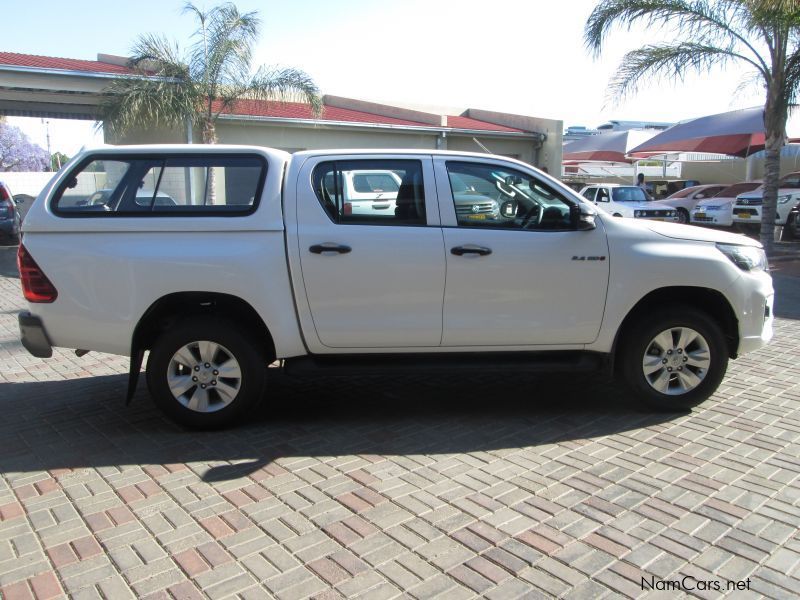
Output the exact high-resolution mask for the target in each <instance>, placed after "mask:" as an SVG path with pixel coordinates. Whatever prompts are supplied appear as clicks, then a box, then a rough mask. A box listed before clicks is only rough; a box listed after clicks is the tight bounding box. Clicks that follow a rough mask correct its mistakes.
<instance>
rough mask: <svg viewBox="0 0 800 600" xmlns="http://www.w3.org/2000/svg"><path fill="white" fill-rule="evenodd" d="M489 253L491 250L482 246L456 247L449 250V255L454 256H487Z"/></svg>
mask: <svg viewBox="0 0 800 600" xmlns="http://www.w3.org/2000/svg"><path fill="white" fill-rule="evenodd" d="M491 253H492V249H491V248H486V247H484V246H456V247H455V248H450V254H455V255H456V256H464V255H465V254H478V255H479V256H487V255H489V254H491Z"/></svg>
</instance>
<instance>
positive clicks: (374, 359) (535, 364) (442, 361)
mask: <svg viewBox="0 0 800 600" xmlns="http://www.w3.org/2000/svg"><path fill="white" fill-rule="evenodd" d="M608 364H609V361H608V355H606V354H600V353H597V352H582V351H558V352H497V353H495V352H491V353H489V352H464V353H452V354H359V355H353V354H347V355H337V356H319V355H315V356H300V357H297V358H287V359H286V360H285V361H284V365H283V369H284V372H285V373H286V374H287V375H324V376H340V375H341V376H351V375H384V374H385V375H391V374H395V375H397V374H401V373H405V372H409V371H410V372H414V373H427V372H430V373H453V372H455V373H458V372H462V373H468V372H475V371H479V370H486V371H491V372H492V373H497V372H506V373H553V372H596V371H602V370H603V369H604V368H605V367H606V366H607V365H608Z"/></svg>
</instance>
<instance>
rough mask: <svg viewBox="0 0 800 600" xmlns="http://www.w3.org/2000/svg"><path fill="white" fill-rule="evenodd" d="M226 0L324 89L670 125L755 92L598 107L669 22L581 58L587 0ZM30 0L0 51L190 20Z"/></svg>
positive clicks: (716, 76)
mask: <svg viewBox="0 0 800 600" xmlns="http://www.w3.org/2000/svg"><path fill="white" fill-rule="evenodd" d="M198 4H199V5H201V6H203V5H205V6H212V5H213V3H211V2H206V3H203V2H198ZM236 4H237V6H238V7H239V9H240V10H242V11H248V10H258V11H259V15H260V17H261V19H262V30H261V41H260V43H259V45H258V47H257V50H256V61H255V62H256V64H282V65H291V66H295V67H299V68H302V69H304V70H306V71H307V72H308V73H309V74H311V75H312V77H314V79H315V80H316V81H317V83H318V84H319V86H320V88H321V89H322V91H323V92H324V93H330V94H336V95H341V96H351V97H356V98H364V99H371V100H378V101H385V102H398V103H410V104H416V105H428V106H441V107H460V108H466V107H478V108H487V109H492V110H501V111H507V112H515V113H522V114H529V115H535V116H542V117H549V118H555V119H561V120H563V121H564V122H565V125H578V124H582V125H587V126H596V125H599V124H601V123H603V122H605V121H607V120H608V119H612V118H617V119H630V120H640V119H644V120H655V121H677V120H681V119H687V118H692V117H698V116H702V115H705V114H712V113H715V112H723V111H726V110H731V109H734V108H743V107H748V106H754V105H757V104H761V103H762V94H761V91H760V90H759V89H758V88H754V87H753V86H750V87H749V88H747V89H746V90H745V91H741V90H738V91H737V88H738V87H739V84H740V83H741V81H742V80H743V79H744V77H745V75H746V72H745V71H743V70H738V69H735V68H729V69H726V70H725V71H718V72H715V73H713V74H712V75H711V76H705V77H689V78H687V80H686V81H685V82H683V83H679V84H675V85H673V84H670V83H658V84H654V85H651V86H648V87H647V88H646V89H644V90H642V92H641V93H639V94H637V95H636V96H635V97H632V98H631V99H630V100H628V101H626V102H624V103H618V104H616V105H614V104H609V103H608V102H607V101H606V84H607V82H608V80H609V78H610V76H611V74H612V73H613V71H614V68H615V67H616V65H617V63H618V62H619V59H620V58H621V56H622V55H623V53H624V52H625V51H626V50H630V49H633V48H635V47H638V46H641V45H642V44H644V43H648V42H653V41H658V40H661V39H667V38H669V36H670V32H668V31H658V30H655V31H653V30H651V31H648V32H644V31H642V30H634V31H631V32H628V31H620V32H616V33H615V34H614V35H613V36H612V37H611V38H610V39H609V44H608V46H607V50H606V52H605V53H604V54H603V56H602V58H601V59H600V60H594V59H592V57H590V56H589V54H588V53H587V52H586V50H585V49H584V47H583V42H582V30H583V25H584V23H585V21H586V18H587V16H588V15H589V13H590V12H591V10H592V8H593V6H594V5H595V1H594V0H568V1H566V2H564V1H562V2H560V3H555V2H552V1H551V0H492V1H491V2H488V1H482V2H475V1H471V0H460V1H456V0H403V1H402V2H397V1H392V2H389V1H387V0H372V1H366V0H335V1H334V0H330V1H327V2H326V1H322V0H294V1H289V2H286V1H281V2H277V1H275V0H271V1H263V0H262V1H260V2H258V1H253V0H240V1H238V2H236ZM3 5H6V6H10V5H14V6H15V7H19V6H20V2H19V0H0V7H2V6H3ZM31 6H34V7H35V9H34V10H31V11H27V10H26V11H22V10H19V9H17V10H12V11H11V12H9V11H8V10H3V13H4V19H3V37H2V43H0V48H2V49H3V50H6V51H13V52H23V53H29V54H43V55H50V56H66V57H71V58H84V59H95V58H96V56H97V53H99V52H102V53H107V54H121V55H127V53H128V51H129V49H130V47H131V45H132V43H133V40H134V39H135V37H136V36H137V35H138V34H140V33H145V32H155V33H165V34H167V35H168V36H169V37H171V38H174V39H177V40H179V41H181V42H182V43H186V42H188V37H189V35H190V33H191V32H192V30H193V28H194V23H193V21H192V18H191V17H190V16H189V15H181V7H182V6H183V2H181V1H176V0H160V1H158V0H140V1H139V2H97V1H94V2H92V1H88V0H70V1H68V2H64V1H63V0H60V1H54V0H46V1H40V2H37V3H36V4H35V5H33V4H31ZM32 121H33V120H26V121H24V122H23V121H20V120H15V121H14V122H15V124H19V123H21V124H23V125H24V126H25V128H26V130H30V132H31V134H32V135H35V136H41V135H42V133H41V131H43V126H42V125H41V123H38V122H37V123H33V122H32ZM79 128H82V129H80V131H79ZM50 129H51V136H53V140H54V143H55V144H56V146H58V145H64V148H65V149H67V145H71V146H75V145H76V144H77V146H78V147H79V146H80V145H81V144H80V143H79V141H81V140H83V135H84V134H82V133H80V132H81V131H88V130H89V129H91V128H90V126H89V125H88V124H80V126H79V125H76V124H75V123H72V124H62V123H60V122H51V127H50ZM86 135H89V134H86ZM62 139H63V141H62ZM85 141H89V139H88V138H87V139H86V140H85ZM85 141H82V142H81V143H85ZM75 149H77V148H72V147H70V148H69V149H68V150H69V151H71V152H74V150H75ZM68 153H69V152H68Z"/></svg>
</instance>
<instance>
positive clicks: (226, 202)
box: [52, 155, 267, 216]
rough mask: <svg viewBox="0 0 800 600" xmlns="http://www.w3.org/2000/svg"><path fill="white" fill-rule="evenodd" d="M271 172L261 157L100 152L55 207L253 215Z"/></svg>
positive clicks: (74, 212)
mask: <svg viewBox="0 0 800 600" xmlns="http://www.w3.org/2000/svg"><path fill="white" fill-rule="evenodd" d="M266 170H267V165H266V161H265V160H264V159H263V158H261V157H259V156H246V155H243V156H239V155H220V156H216V157H215V156H207V155H203V156H200V155H194V156H158V157H150V156H129V157H123V156H119V157H117V156H114V157H106V156H103V157H99V156H98V157H94V158H89V159H87V160H85V161H83V162H82V163H81V164H80V165H79V166H78V168H76V169H75V170H74V171H73V172H72V173H71V174H70V175H69V177H68V178H67V179H66V180H65V181H64V182H63V183H62V184H61V186H60V187H59V189H58V190H57V192H56V194H55V196H54V197H53V201H52V207H53V210H54V212H56V213H57V214H60V215H62V216H114V215H117V216H121V215H127V216H131V215H136V216H146V215H156V214H158V215H160V216H161V215H167V216H168V215H242V214H248V213H251V212H252V211H253V210H254V209H255V206H256V204H257V201H258V198H259V196H260V195H261V190H262V189H263V185H264V178H265V176H266Z"/></svg>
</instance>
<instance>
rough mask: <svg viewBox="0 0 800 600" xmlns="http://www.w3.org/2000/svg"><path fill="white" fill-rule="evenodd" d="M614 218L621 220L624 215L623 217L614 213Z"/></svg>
mask: <svg viewBox="0 0 800 600" xmlns="http://www.w3.org/2000/svg"><path fill="white" fill-rule="evenodd" d="M613 216H615V217H617V218H619V219H621V218H622V215H621V214H619V213H614V215H613Z"/></svg>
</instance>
